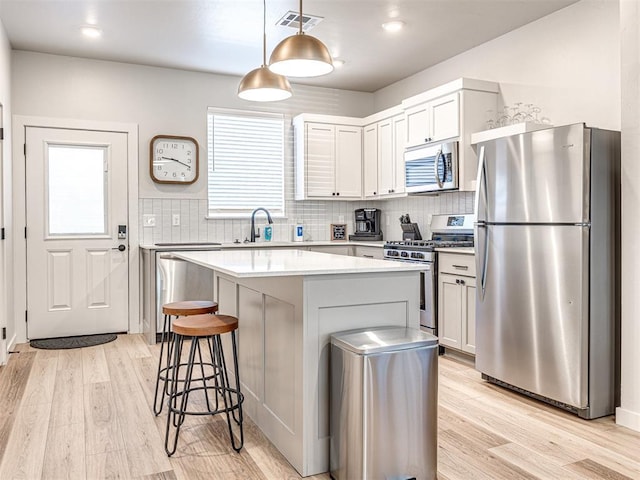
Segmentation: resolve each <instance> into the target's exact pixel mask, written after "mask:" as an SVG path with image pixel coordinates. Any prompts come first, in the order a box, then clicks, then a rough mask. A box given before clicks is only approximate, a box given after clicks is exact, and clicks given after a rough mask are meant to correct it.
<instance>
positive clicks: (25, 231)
mask: <svg viewBox="0 0 640 480" xmlns="http://www.w3.org/2000/svg"><path fill="white" fill-rule="evenodd" d="M24 238H27V227H24Z"/></svg>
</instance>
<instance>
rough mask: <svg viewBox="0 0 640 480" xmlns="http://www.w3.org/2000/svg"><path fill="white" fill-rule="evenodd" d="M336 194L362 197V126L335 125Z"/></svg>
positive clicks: (346, 196)
mask: <svg viewBox="0 0 640 480" xmlns="http://www.w3.org/2000/svg"><path fill="white" fill-rule="evenodd" d="M335 135H336V163H335V165H336V188H335V189H336V196H340V198H342V199H344V198H361V197H362V127H349V126H345V125H336V133H335Z"/></svg>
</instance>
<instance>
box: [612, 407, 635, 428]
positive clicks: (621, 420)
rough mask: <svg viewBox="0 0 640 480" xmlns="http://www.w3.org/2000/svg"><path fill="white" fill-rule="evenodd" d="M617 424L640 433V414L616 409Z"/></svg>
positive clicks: (619, 408)
mask: <svg viewBox="0 0 640 480" xmlns="http://www.w3.org/2000/svg"><path fill="white" fill-rule="evenodd" d="M616 423H617V424H618V425H622V426H623V427H627V428H630V429H631V430H635V431H636V432H640V413H638V412H633V411H631V410H627V409H626V408H622V407H618V408H616Z"/></svg>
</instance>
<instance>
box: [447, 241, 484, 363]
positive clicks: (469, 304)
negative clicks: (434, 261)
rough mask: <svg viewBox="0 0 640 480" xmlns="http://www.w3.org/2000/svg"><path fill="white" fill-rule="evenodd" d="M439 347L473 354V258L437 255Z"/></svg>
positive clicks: (471, 256)
mask: <svg viewBox="0 0 640 480" xmlns="http://www.w3.org/2000/svg"><path fill="white" fill-rule="evenodd" d="M438 262H439V266H438V337H439V341H440V345H442V346H445V347H449V348H455V349H457V350H461V351H463V352H465V353H470V354H472V355H475V353H476V278H475V260H474V256H473V255H465V254H448V253H439V254H438Z"/></svg>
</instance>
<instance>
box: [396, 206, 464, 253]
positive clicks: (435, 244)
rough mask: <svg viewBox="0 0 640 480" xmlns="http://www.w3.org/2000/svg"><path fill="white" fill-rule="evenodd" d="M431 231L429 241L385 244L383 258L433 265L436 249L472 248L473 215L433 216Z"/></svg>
mask: <svg viewBox="0 0 640 480" xmlns="http://www.w3.org/2000/svg"><path fill="white" fill-rule="evenodd" d="M431 230H432V232H433V233H432V238H431V240H401V241H389V242H387V243H386V244H385V246H384V258H385V259H387V260H396V261H405V262H415V263H433V262H434V261H435V258H436V253H435V249H436V248H454V247H473V215H434V216H433V218H432V220H431Z"/></svg>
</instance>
